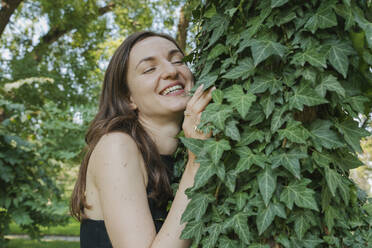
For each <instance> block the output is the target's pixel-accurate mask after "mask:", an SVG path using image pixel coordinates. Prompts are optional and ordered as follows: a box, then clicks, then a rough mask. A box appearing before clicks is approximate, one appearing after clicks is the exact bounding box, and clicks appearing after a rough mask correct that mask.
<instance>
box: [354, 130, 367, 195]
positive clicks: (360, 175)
mask: <svg viewBox="0 0 372 248" xmlns="http://www.w3.org/2000/svg"><path fill="white" fill-rule="evenodd" d="M360 143H361V147H362V149H363V152H362V153H360V154H359V159H360V160H361V161H362V162H363V164H364V165H363V166H361V167H358V168H356V169H353V170H351V171H350V178H352V179H353V180H354V182H355V183H356V184H358V186H359V187H360V188H361V189H363V190H364V191H365V192H366V193H367V194H368V195H369V196H370V197H372V136H369V137H367V138H364V139H363V140H362V141H361V142H360Z"/></svg>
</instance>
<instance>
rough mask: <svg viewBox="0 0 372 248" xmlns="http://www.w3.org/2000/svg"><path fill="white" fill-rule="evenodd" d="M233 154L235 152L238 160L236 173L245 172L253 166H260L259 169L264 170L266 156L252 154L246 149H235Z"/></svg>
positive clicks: (244, 147)
mask: <svg viewBox="0 0 372 248" xmlns="http://www.w3.org/2000/svg"><path fill="white" fill-rule="evenodd" d="M234 152H236V153H237V154H238V155H239V157H240V160H239V162H238V164H237V165H236V172H235V173H240V172H243V171H245V170H249V168H250V167H251V166H252V165H253V164H255V165H258V166H260V167H261V168H265V163H266V161H267V158H266V156H264V155H263V154H254V153H253V152H252V151H251V150H250V149H249V148H248V147H246V146H243V147H237V148H235V149H234Z"/></svg>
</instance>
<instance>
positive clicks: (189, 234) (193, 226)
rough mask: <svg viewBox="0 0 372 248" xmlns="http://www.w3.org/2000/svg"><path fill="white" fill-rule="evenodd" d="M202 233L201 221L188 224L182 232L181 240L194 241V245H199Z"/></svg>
mask: <svg viewBox="0 0 372 248" xmlns="http://www.w3.org/2000/svg"><path fill="white" fill-rule="evenodd" d="M203 233H204V225H203V222H201V221H191V222H188V223H187V224H186V226H185V228H184V230H183V231H182V234H181V237H180V238H181V239H194V243H196V244H199V242H200V239H201V237H202V235H203Z"/></svg>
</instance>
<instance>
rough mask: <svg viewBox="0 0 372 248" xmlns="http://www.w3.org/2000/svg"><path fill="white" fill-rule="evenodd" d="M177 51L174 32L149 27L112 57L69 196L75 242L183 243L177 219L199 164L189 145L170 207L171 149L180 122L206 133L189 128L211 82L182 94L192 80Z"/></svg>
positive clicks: (199, 135) (91, 244) (192, 133)
mask: <svg viewBox="0 0 372 248" xmlns="http://www.w3.org/2000/svg"><path fill="white" fill-rule="evenodd" d="M183 57H184V54H183V52H182V50H181V49H180V48H179V46H178V45H177V43H176V42H175V41H174V39H173V38H171V37H170V36H168V35H164V34H157V33H153V32H148V31H144V32H138V33H135V34H132V35H131V36H129V37H128V38H127V39H126V40H125V41H124V42H123V43H122V44H121V46H120V47H119V48H118V49H117V51H116V52H115V54H114V55H113V57H112V59H111V61H110V63H109V66H108V68H107V71H106V73H105V79H104V82H103V87H102V94H101V98H100V106H99V111H98V113H97V115H96V117H95V119H94V120H93V121H92V123H91V125H90V128H89V130H88V133H87V136H86V142H87V146H88V149H87V150H88V151H87V153H86V155H85V157H84V160H83V162H82V164H81V166H80V171H79V176H78V180H77V182H76V185H75V188H74V192H73V195H72V201H71V213H72V215H73V216H74V217H76V218H77V219H78V220H79V221H81V229H80V237H81V247H83V248H84V247H90V248H94V247H139V248H142V247H172V248H177V247H189V245H190V242H189V240H181V239H180V238H179V237H180V235H181V232H182V230H183V228H184V226H185V224H182V225H181V224H180V219H181V215H182V213H183V212H184V210H185V208H186V206H187V203H188V199H187V197H186V195H185V189H187V188H188V187H191V186H192V185H193V183H194V177H195V174H196V171H197V170H198V168H199V164H197V163H195V156H194V155H193V154H192V153H191V152H190V151H188V162H187V164H186V167H185V171H184V174H183V175H182V178H181V180H180V183H179V188H178V190H177V192H176V195H175V197H174V200H173V204H172V207H171V208H170V210H169V213H168V212H167V211H166V204H167V202H168V201H169V200H170V199H172V197H173V196H172V192H171V188H170V181H171V180H172V176H171V175H172V173H171V171H172V169H173V162H174V161H173V158H172V156H171V154H172V153H173V152H174V151H175V150H176V148H177V145H178V140H177V138H175V136H176V135H177V134H178V133H179V131H180V129H181V126H182V129H183V131H184V133H185V136H186V137H188V138H197V139H206V138H208V137H209V136H210V134H203V133H200V132H197V131H196V129H195V128H194V127H195V126H196V125H197V124H198V123H199V121H200V116H201V113H202V111H203V110H204V108H205V107H206V105H207V104H208V103H209V101H210V100H211V93H212V91H213V88H211V89H209V90H208V91H205V92H204V91H203V90H202V87H199V88H198V89H197V90H196V91H195V93H194V95H193V96H192V97H190V96H188V95H187V94H185V93H186V92H189V91H190V90H191V88H192V87H193V85H194V82H193V81H194V80H193V75H192V73H191V71H190V70H189V68H188V67H187V65H186V64H184V63H183ZM185 110H186V111H185ZM184 112H186V113H187V115H184Z"/></svg>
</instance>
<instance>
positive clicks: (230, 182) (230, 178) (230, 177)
mask: <svg viewBox="0 0 372 248" xmlns="http://www.w3.org/2000/svg"><path fill="white" fill-rule="evenodd" d="M224 183H225V185H226V187H227V188H228V189H229V190H230V192H231V193H234V191H235V185H236V174H235V172H234V171H233V170H232V171H229V172H228V173H226V181H225V182H224Z"/></svg>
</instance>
